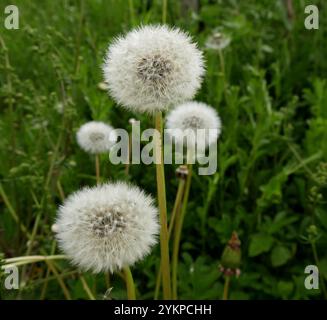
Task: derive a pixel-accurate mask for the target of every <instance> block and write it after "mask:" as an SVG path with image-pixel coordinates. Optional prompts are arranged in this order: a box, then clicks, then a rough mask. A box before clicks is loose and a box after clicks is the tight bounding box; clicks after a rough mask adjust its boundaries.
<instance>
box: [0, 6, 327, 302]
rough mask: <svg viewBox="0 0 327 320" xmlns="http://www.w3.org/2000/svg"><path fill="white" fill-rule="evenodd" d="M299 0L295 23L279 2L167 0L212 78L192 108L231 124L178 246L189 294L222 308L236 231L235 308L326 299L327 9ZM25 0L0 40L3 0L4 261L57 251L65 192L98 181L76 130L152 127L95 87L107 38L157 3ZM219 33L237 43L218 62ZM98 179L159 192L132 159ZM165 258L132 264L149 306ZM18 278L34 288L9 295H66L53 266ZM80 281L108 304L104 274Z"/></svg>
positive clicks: (147, 17) (0, 228)
mask: <svg viewBox="0 0 327 320" xmlns="http://www.w3.org/2000/svg"><path fill="white" fill-rule="evenodd" d="M293 2H294V10H295V18H294V21H289V19H288V18H287V12H286V10H285V6H284V5H283V1H277V0H276V1H271V0H262V1H255V0H246V1H243V0H242V1H236V0H229V1H213V0H212V1H210V0H201V1H200V9H199V11H198V12H183V10H182V9H181V6H180V3H181V1H168V14H167V22H168V23H169V24H170V25H176V26H178V27H181V28H182V29H184V30H187V31H188V32H190V33H191V34H192V35H193V37H194V39H195V40H196V41H197V42H198V43H199V46H200V47H201V48H202V49H204V50H205V58H206V63H207V73H206V77H205V80H204V83H203V86H202V89H201V90H200V92H199V93H198V95H197V97H196V99H198V100H200V101H204V102H206V103H208V104H210V105H212V106H214V107H215V108H216V109H217V110H218V112H219V114H220V116H221V118H222V121H223V133H222V136H221V139H220V143H219V146H218V173H217V174H216V175H213V176H197V175H195V174H194V176H193V182H192V187H191V190H190V202H189V205H188V209H187V214H186V217H185V221H184V228H183V233H182V239H181V249H180V254H181V258H180V265H179V297H180V298H181V299H184V298H185V299H186V298H189V299H221V297H222V294H223V283H224V279H223V277H222V275H221V274H220V273H219V271H218V265H219V260H220V256H221V254H222V251H223V249H224V246H225V244H226V243H227V241H228V239H229V238H230V236H231V233H232V231H233V230H236V231H237V232H238V234H239V237H240V240H241V241H242V267H241V269H242V274H241V276H240V277H239V278H238V279H234V278H233V279H232V281H231V285H230V297H231V298H233V299H267V298H272V299H322V298H327V297H326V293H325V294H324V293H323V292H322V290H321V289H320V290H306V289H305V288H304V279H305V276H306V275H305V274H304V269H305V267H306V266H307V265H310V264H316V263H317V262H316V261H315V258H314V252H315V251H316V252H317V255H318V259H319V269H320V280H321V282H322V281H325V282H326V280H327V254H326V246H327V233H326V231H327V206H326V195H327V164H326V163H327V78H326V74H327V60H326V56H327V47H326V46H327V41H326V39H327V37H326V32H327V19H326V16H327V5H326V3H325V1H318V0H316V1H314V0H310V1H306V0H302V1H301V0H299V1H293ZM130 3H133V8H132V7H131V6H130ZM313 3H314V4H318V5H319V8H320V28H319V30H306V29H305V28H304V24H303V22H304V19H305V14H304V7H305V5H307V4H313ZM15 4H16V5H17V6H18V7H19V9H20V29H19V30H5V29H4V27H3V20H4V18H5V15H3V16H1V13H2V12H3V9H4V7H5V6H6V5H7V1H5V0H0V84H1V87H0V107H1V108H0V183H1V185H0V191H1V192H0V252H2V253H3V255H4V257H5V258H10V257H16V256H24V255H28V254H33V255H35V254H51V253H58V254H59V253H60V252H59V251H58V249H57V247H56V245H55V242H54V238H53V234H52V232H51V230H50V227H51V225H52V223H53V221H54V218H55V215H56V210H57V207H58V205H60V204H61V203H62V196H61V194H60V192H59V188H58V185H59V183H60V185H61V186H62V189H63V191H64V194H65V195H68V194H70V193H72V192H74V191H75V190H77V189H78V188H80V187H81V186H84V185H94V184H95V183H96V181H95V172H94V159H93V158H92V157H90V156H88V155H87V154H86V153H84V152H83V151H81V150H80V149H79V148H78V146H77V144H76V140H75V132H76V130H77V128H78V127H79V126H80V125H81V124H83V123H84V122H86V121H89V120H91V119H94V120H104V121H109V122H110V123H111V124H112V125H113V126H114V127H117V128H129V124H128V119H129V118H130V117H137V118H138V119H140V120H141V123H142V128H143V129H145V128H148V127H152V126H153V123H152V120H151V119H149V118H147V117H146V116H139V115H133V114H131V113H128V112H125V111H124V112H123V111H122V110H121V109H120V108H117V107H116V106H115V103H114V101H113V100H111V99H110V98H109V97H108V96H107V94H106V93H105V92H103V91H101V90H100V89H99V88H98V84H99V83H100V82H101V81H102V75H101V68H100V66H101V64H102V61H103V57H104V54H105V50H106V48H107V46H108V44H109V43H110V41H111V40H112V39H113V38H114V37H115V36H117V35H118V34H120V33H122V32H126V31H128V30H130V29H131V28H132V27H133V26H137V25H140V24H142V23H143V24H147V23H160V21H161V18H162V3H161V1H159V0H157V1H154V0H153V1H151V0H149V1H145V0H144V1H142V0H134V1H125V0H102V1H101V0H98V1H95V0H94V1H91V0H89V1H73V0H71V1H68V0H66V1H65V0H60V1H52V0H44V1H42V4H41V3H40V1H36V0H34V1H15ZM215 28H218V29H219V30H220V31H222V32H223V33H226V34H228V35H229V36H230V38H231V40H232V41H231V44H230V45H229V46H228V47H227V48H225V49H224V50H223V51H222V55H219V53H218V52H216V51H208V50H206V49H205V45H204V44H205V41H206V39H207V37H208V36H209V35H210V33H211V32H212V30H213V29H215ZM222 63H223V64H222ZM222 66H224V68H222ZM62 107H63V109H64V112H60V110H62ZM175 169H176V167H175V166H166V168H165V170H166V175H167V177H166V179H167V198H168V211H169V212H170V211H171V210H172V207H173V204H174V199H175V194H176V190H177V185H178V181H177V179H176V178H175V172H174V171H175ZM101 170H102V172H101V173H102V178H103V179H104V180H107V179H110V180H118V179H124V180H126V179H128V180H130V181H132V182H135V183H136V184H138V185H139V186H141V187H142V188H144V189H145V190H146V191H148V192H149V193H151V194H153V195H155V193H156V182H155V179H154V175H155V168H154V166H145V165H133V166H131V168H130V175H129V177H128V178H126V176H125V173H124V170H125V168H124V166H123V165H121V166H120V165H119V166H114V165H112V164H110V162H109V160H108V157H107V156H106V155H105V156H103V157H101ZM15 217H16V218H17V219H18V220H19V221H15ZM17 219H16V220H17ZM22 226H23V227H22ZM24 226H25V227H26V230H25V229H24ZM310 226H311V227H310ZM312 226H315V227H314V228H313V227H312ZM26 233H27V234H28V235H27V234H26ZM29 237H33V239H34V240H35V241H33V245H32V246H31V245H28V240H29ZM29 244H30V243H29ZM159 256H160V250H159V246H157V247H156V248H155V250H154V251H153V252H152V254H151V255H150V256H149V257H147V258H146V259H145V260H144V261H143V262H141V263H139V264H137V265H136V266H135V267H134V268H133V273H134V278H135V281H136V287H137V291H138V292H137V295H138V298H141V299H152V298H153V294H154V288H155V281H156V271H157V270H158V267H159V262H160V261H159ZM54 264H55V267H56V269H57V270H58V272H59V274H61V275H62V279H63V281H64V283H65V286H66V287H67V289H68V290H69V292H70V295H71V297H72V298H73V299H87V298H88V296H87V294H86V292H85V290H83V283H82V281H81V280H80V278H78V277H77V274H76V272H75V271H76V270H75V269H74V268H73V267H72V266H71V265H70V264H69V263H68V262H66V261H55V262H54ZM20 271H21V277H23V279H21V280H24V282H26V284H25V286H23V287H22V288H21V290H19V291H8V290H5V289H4V287H3V285H2V283H1V284H0V287H1V291H0V292H1V298H3V299H10V298H22V299H40V298H47V299H62V298H65V296H64V293H63V290H62V286H60V283H59V281H58V278H57V277H55V276H54V274H53V273H52V272H48V266H47V264H45V263H37V264H33V265H29V266H27V267H25V268H24V269H23V268H20ZM46 279H47V280H46ZM83 279H84V280H85V281H86V282H87V283H88V285H89V287H90V288H91V290H93V293H95V288H96V297H97V298H98V299H101V298H103V296H104V294H105V291H106V288H105V284H104V277H103V276H101V275H99V276H93V275H91V274H84V278H83ZM1 282H2V281H1ZM45 284H46V285H45ZM113 286H114V289H113V290H112V292H111V296H112V297H114V298H116V299H119V298H126V293H125V288H124V284H123V282H122V281H121V279H120V277H119V276H114V278H113ZM320 288H322V286H320Z"/></svg>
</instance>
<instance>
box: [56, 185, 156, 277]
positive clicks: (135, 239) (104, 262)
mask: <svg viewBox="0 0 327 320" xmlns="http://www.w3.org/2000/svg"><path fill="white" fill-rule="evenodd" d="M56 224H57V225H58V232H57V233H56V237H57V239H58V241H59V244H60V247H61V248H62V250H63V251H64V252H65V253H66V254H67V255H68V256H69V257H70V258H71V259H72V261H73V262H74V264H76V265H77V266H79V267H80V268H81V269H83V270H90V271H93V272H95V273H98V272H104V271H111V272H113V271H115V270H117V269H121V268H123V267H124V266H130V265H133V264H134V263H135V262H137V261H139V260H141V259H142V258H143V257H144V256H145V255H147V254H148V253H149V252H150V249H151V247H152V246H153V245H154V244H155V243H156V242H157V234H158V231H159V223H158V212H157V209H156V207H154V205H153V199H152V198H151V197H150V196H148V195H146V194H145V193H144V192H143V191H141V190H140V189H139V188H138V187H135V186H131V185H128V184H126V183H108V184H104V185H100V186H97V187H93V188H85V189H82V190H81V191H78V192H76V193H74V194H72V195H71V196H70V197H68V198H67V200H66V201H65V203H64V204H63V206H61V207H60V208H59V212H58V217H57V220H56Z"/></svg>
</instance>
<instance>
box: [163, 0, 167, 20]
mask: <svg viewBox="0 0 327 320" xmlns="http://www.w3.org/2000/svg"><path fill="white" fill-rule="evenodd" d="M167 4H168V0H162V23H166V22H167Z"/></svg>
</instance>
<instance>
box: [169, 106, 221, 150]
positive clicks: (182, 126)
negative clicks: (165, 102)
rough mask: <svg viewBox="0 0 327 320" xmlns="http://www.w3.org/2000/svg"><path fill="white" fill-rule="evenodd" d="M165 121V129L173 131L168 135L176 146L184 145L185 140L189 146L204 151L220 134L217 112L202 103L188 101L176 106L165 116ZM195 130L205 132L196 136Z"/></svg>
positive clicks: (219, 121)
mask: <svg viewBox="0 0 327 320" xmlns="http://www.w3.org/2000/svg"><path fill="white" fill-rule="evenodd" d="M166 121H167V128H168V129H173V130H171V131H168V133H169V134H170V135H171V137H173V138H174V139H175V142H176V143H177V144H183V145H185V142H186V139H190V142H191V144H194V145H200V149H205V148H206V147H208V146H209V145H211V144H212V143H215V142H216V141H217V139H218V138H219V136H220V133H221V120H220V117H219V115H218V113H217V111H216V110H215V109H213V108H212V107H210V106H209V105H207V104H205V103H203V102H196V101H190V102H186V103H183V104H181V105H179V106H177V107H176V108H175V109H173V110H172V111H170V113H169V114H168V115H167V120H166ZM176 129H177V130H176ZM197 129H205V130H202V132H200V133H199V134H198V133H197ZM174 130H176V131H174ZM180 130H181V131H182V132H183V134H181V132H180ZM184 133H185V134H184ZM188 133H190V134H189V135H188ZM202 133H203V135H202Z"/></svg>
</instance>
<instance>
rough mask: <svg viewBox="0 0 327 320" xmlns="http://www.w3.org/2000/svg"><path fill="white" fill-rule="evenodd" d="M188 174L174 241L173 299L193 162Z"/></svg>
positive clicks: (175, 292) (175, 290)
mask: <svg viewBox="0 0 327 320" xmlns="http://www.w3.org/2000/svg"><path fill="white" fill-rule="evenodd" d="M187 166H188V175H187V178H186V184H185V192H184V197H183V203H182V209H181V212H180V215H179V216H178V217H177V220H176V223H175V232H174V241H173V256H172V289H173V299H174V300H177V296H178V295H177V273H178V256H179V247H180V241H181V234H182V228H183V222H184V217H185V213H186V209H187V203H188V197H189V194H190V188H191V182H192V164H191V163H189V164H188V165H187Z"/></svg>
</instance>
